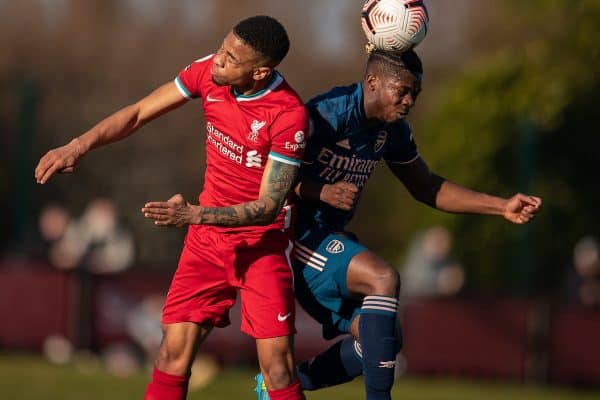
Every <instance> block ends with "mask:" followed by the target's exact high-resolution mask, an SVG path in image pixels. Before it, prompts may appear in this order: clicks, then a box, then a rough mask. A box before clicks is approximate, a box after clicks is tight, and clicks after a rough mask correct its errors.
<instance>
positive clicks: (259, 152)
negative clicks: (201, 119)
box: [162, 55, 308, 338]
mask: <svg viewBox="0 0 600 400" xmlns="http://www.w3.org/2000/svg"><path fill="white" fill-rule="evenodd" d="M212 65H213V56H212V55H211V56H208V57H205V58H203V59H200V60H198V61H196V62H194V63H192V64H190V65H189V66H188V67H187V68H185V69H184V70H183V71H181V72H180V73H179V75H178V76H177V78H176V79H175V84H176V85H177V87H178V88H179V90H180V92H181V93H182V95H183V96H185V97H187V98H189V99H192V98H201V99H202V102H203V109H204V114H205V119H206V172H205V177H204V187H203V190H202V193H200V196H199V201H200V204H201V205H203V206H207V207H227V206H231V205H234V204H240V203H245V202H250V201H254V200H257V199H258V198H259V188H260V183H261V180H262V176H263V173H264V170H265V165H266V162H267V159H268V158H271V159H273V160H276V161H279V162H283V163H288V164H291V165H297V166H300V162H301V159H302V155H303V152H304V148H305V135H304V133H305V132H306V131H307V128H308V116H307V113H306V111H305V108H304V105H303V104H302V101H301V99H300V98H299V96H298V95H297V94H296V93H295V92H294V91H293V89H291V87H290V86H289V85H288V84H287V83H286V82H285V80H284V79H283V77H282V76H281V75H280V74H279V73H277V72H275V73H274V74H273V77H272V79H271V81H270V82H269V83H268V85H267V86H266V87H265V88H264V89H263V90H261V91H259V92H257V93H255V94H253V95H251V96H243V95H239V94H236V93H235V92H234V91H233V89H232V88H231V87H230V86H219V85H217V84H215V83H214V82H213V81H212V78H211V67H212ZM291 206H292V205H291V204H286V205H285V206H284V207H283V209H282V211H281V212H280V213H279V215H278V217H277V219H276V220H275V221H274V223H272V224H270V225H267V226H244V227H234V228H230V227H220V226H211V225H190V227H189V228H188V234H187V236H186V239H185V245H184V248H183V251H182V254H181V257H180V259H179V265H178V267H177V271H176V272H175V275H174V277H173V281H172V282H171V286H170V288H169V293H168V294H167V299H166V302H165V306H164V308H163V318H162V321H163V323H167V324H168V323H178V322H186V321H192V322H196V323H199V324H202V323H209V324H210V325H212V326H215V327H223V326H226V325H228V324H229V309H230V308H231V307H232V306H233V304H234V303H235V300H236V298H237V293H238V292H239V293H240V298H241V303H242V304H241V313H242V326H241V330H242V331H243V332H245V333H247V334H248V335H250V336H252V337H254V338H271V337H278V336H287V335H290V334H293V333H295V329H294V321H295V309H294V305H295V303H294V292H293V273H292V270H291V266H290V260H289V253H290V250H291V247H292V246H291V242H290V241H289V240H288V236H287V233H286V231H285V228H286V227H287V225H289V221H290V218H291V215H292V212H291Z"/></svg>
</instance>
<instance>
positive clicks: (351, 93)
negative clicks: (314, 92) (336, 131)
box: [306, 83, 362, 127]
mask: <svg viewBox="0 0 600 400" xmlns="http://www.w3.org/2000/svg"><path fill="white" fill-rule="evenodd" d="M361 104H362V85H361V84H360V83H354V84H352V85H349V86H337V87H334V88H332V89H331V90H329V91H327V92H325V93H322V94H320V95H318V96H316V97H314V98H312V99H311V100H309V101H308V102H307V103H306V108H307V110H308V112H309V114H310V116H311V118H312V119H314V120H325V121H328V122H329V124H330V125H332V126H334V127H335V126H338V125H339V124H341V125H344V126H345V125H346V124H348V123H349V121H353V120H356V121H359V120H360V116H361V114H362V111H361V109H362V107H361ZM341 125H340V126H341Z"/></svg>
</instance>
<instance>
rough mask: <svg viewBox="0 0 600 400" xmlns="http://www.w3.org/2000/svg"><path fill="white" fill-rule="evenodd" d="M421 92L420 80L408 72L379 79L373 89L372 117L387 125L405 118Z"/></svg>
mask: <svg viewBox="0 0 600 400" xmlns="http://www.w3.org/2000/svg"><path fill="white" fill-rule="evenodd" d="M420 91H421V79H420V77H418V76H415V75H414V74H412V73H411V72H409V71H401V72H400V74H399V75H398V76H394V77H387V76H383V77H380V78H379V80H378V85H377V87H376V89H375V93H374V94H375V104H376V111H375V112H374V117H375V118H377V119H379V120H381V121H383V122H387V123H391V122H396V121H399V120H401V119H402V118H404V117H406V116H407V115H408V113H409V112H410V109H411V108H412V107H413V106H414V105H415V101H416V100H417V96H418V95H419V92H420Z"/></svg>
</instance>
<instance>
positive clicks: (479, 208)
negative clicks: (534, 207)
mask: <svg viewBox="0 0 600 400" xmlns="http://www.w3.org/2000/svg"><path fill="white" fill-rule="evenodd" d="M506 203H507V200H506V199H503V198H501V197H497V196H492V195H489V194H486V193H481V192H476V191H474V190H470V189H467V188H465V187H463V186H460V185H457V184H456V183H453V182H450V181H447V180H446V181H444V182H443V183H442V184H441V186H440V188H439V190H438V192H437V195H436V197H435V207H436V208H437V209H439V210H442V211H446V212H450V213H469V214H487V215H502V214H503V212H504V209H505V207H506Z"/></svg>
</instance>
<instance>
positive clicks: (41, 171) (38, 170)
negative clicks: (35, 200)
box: [35, 139, 83, 185]
mask: <svg viewBox="0 0 600 400" xmlns="http://www.w3.org/2000/svg"><path fill="white" fill-rule="evenodd" d="M82 156H83V151H82V149H81V144H80V143H79V139H73V140H72V141H71V142H69V143H68V144H66V145H64V146H61V147H57V148H55V149H52V150H50V151H49V152H47V153H46V154H45V155H44V156H43V157H42V158H41V159H40V161H39V162H38V165H37V167H35V180H36V181H37V183H40V184H42V185H43V184H44V183H46V182H47V181H48V179H50V177H51V176H52V175H54V174H55V173H56V172H58V173H61V174H64V173H71V172H73V170H74V169H75V165H76V164H77V161H78V160H79V159H80V158H81V157H82Z"/></svg>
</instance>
